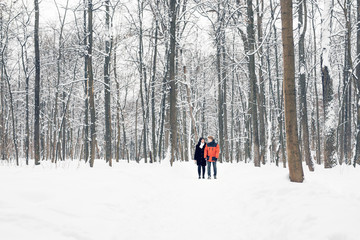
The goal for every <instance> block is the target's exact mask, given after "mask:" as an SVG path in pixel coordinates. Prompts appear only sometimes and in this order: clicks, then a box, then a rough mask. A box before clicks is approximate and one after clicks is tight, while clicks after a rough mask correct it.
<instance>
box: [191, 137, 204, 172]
mask: <svg viewBox="0 0 360 240" xmlns="http://www.w3.org/2000/svg"><path fill="white" fill-rule="evenodd" d="M205 147H206V143H205V139H204V138H200V139H199V142H198V144H197V145H196V149H195V155H194V159H195V161H196V164H197V166H198V174H199V179H200V178H201V169H202V178H205V166H206V160H205V158H204V150H205Z"/></svg>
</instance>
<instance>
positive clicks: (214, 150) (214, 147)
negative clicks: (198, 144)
mask: <svg viewBox="0 0 360 240" xmlns="http://www.w3.org/2000/svg"><path fill="white" fill-rule="evenodd" d="M219 153H220V147H219V144H217V143H216V142H214V141H212V142H211V143H208V144H206V146H205V151H204V158H205V159H207V160H208V161H209V162H215V161H217V159H218V158H219Z"/></svg>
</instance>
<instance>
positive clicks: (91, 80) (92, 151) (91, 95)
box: [87, 0, 96, 167]
mask: <svg viewBox="0 0 360 240" xmlns="http://www.w3.org/2000/svg"><path fill="white" fill-rule="evenodd" d="M88 31H89V32H88V37H89V39H88V40H89V44H88V64H87V65H88V69H87V70H88V77H89V80H88V81H89V102H90V134H91V143H90V167H93V166H94V161H95V153H96V152H95V149H96V125H95V124H96V115H95V99H94V76H93V68H92V67H93V66H92V57H93V56H92V48H93V4H92V0H89V2H88Z"/></svg>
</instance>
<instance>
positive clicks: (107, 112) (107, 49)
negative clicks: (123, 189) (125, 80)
mask: <svg viewBox="0 0 360 240" xmlns="http://www.w3.org/2000/svg"><path fill="white" fill-rule="evenodd" d="M105 14H106V17H105V27H106V33H105V34H106V37H105V39H106V40H105V62H104V83H105V99H104V102H105V136H104V138H105V159H106V162H108V163H109V166H110V167H111V166H112V157H111V109H110V108H111V95H110V55H111V38H112V36H111V33H110V1H109V0H106V1H105Z"/></svg>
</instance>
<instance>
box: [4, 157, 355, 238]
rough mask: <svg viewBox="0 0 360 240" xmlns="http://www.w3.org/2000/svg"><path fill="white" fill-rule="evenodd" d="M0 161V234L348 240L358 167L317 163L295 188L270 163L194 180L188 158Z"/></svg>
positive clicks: (229, 167) (228, 168)
mask: <svg viewBox="0 0 360 240" xmlns="http://www.w3.org/2000/svg"><path fill="white" fill-rule="evenodd" d="M0 164H1V165H0V192H1V197H0V233H1V239H6V240H21V239H27V240H31V239H36V240H42V239H44V240H48V239H52V240H65V239H66V240H73V239H76V240H77V239H79V240H82V239H84V240H85V239H86V240H92V239H94V240H99V239H103V240H106V239H158V240H162V239H163V240H165V239H166V240H168V239H182V240H183V239H207V240H212V239H226V240H232V239H234V240H235V239H236V240H241V239H244V240H251V239H277V240H282V239H284V240H285V239H292V240H297V239H299V240H300V239H301V240H303V239H316V240H322V239H324V240H325V239H327V240H342V239H346V240H352V239H354V240H355V239H358V234H359V230H358V226H360V217H359V216H360V191H359V187H358V183H359V182H360V169H359V168H356V169H354V168H352V167H349V166H337V167H335V168H334V169H330V170H325V169H323V168H322V167H320V166H318V167H317V168H316V170H315V172H314V173H310V172H308V171H307V170H305V179H306V180H305V182H304V183H302V184H298V183H291V182H289V180H288V170H287V169H283V168H278V167H275V166H274V165H269V166H262V167H261V168H255V167H254V166H253V165H252V164H242V163H240V164H218V172H219V173H218V179H217V180H208V179H204V180H203V179H201V180H199V179H197V172H196V170H197V169H196V166H195V165H194V163H193V162H189V163H184V162H175V163H174V167H172V168H171V167H170V166H169V163H168V162H163V163H162V164H158V163H157V164H153V165H151V164H143V163H140V164H137V163H133V162H130V163H129V164H128V163H126V162H125V161H123V162H120V163H114V167H113V168H109V167H108V166H106V165H105V163H104V162H103V161H99V160H97V161H96V162H95V167H94V168H92V169H91V168H89V167H88V166H87V165H86V166H85V165H84V163H79V162H77V161H73V162H71V161H68V162H60V163H59V164H58V165H57V166H54V165H51V163H43V164H42V165H40V166H38V167H34V166H24V164H23V163H22V166H21V167H15V166H8V165H7V164H6V163H4V162H2V163H0ZM304 168H305V166H304ZM305 169H306V168H305Z"/></svg>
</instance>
